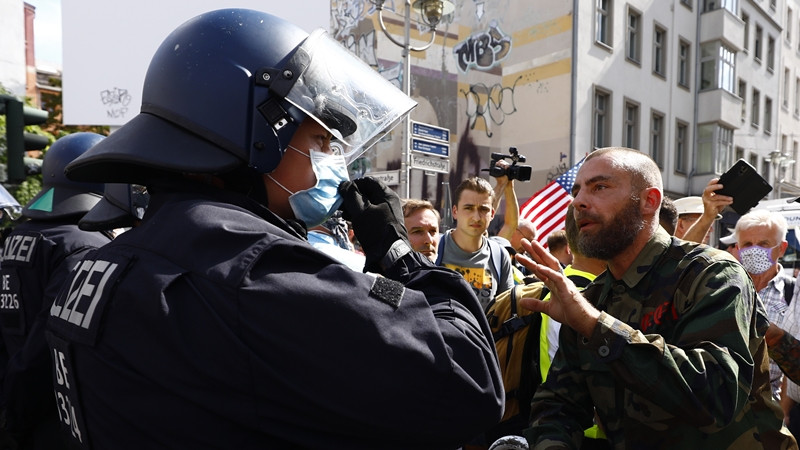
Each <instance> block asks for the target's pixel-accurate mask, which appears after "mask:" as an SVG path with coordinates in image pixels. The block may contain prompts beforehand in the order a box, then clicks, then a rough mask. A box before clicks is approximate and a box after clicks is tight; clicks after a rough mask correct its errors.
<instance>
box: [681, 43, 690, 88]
mask: <svg viewBox="0 0 800 450" xmlns="http://www.w3.org/2000/svg"><path fill="white" fill-rule="evenodd" d="M684 49H685V50H686V51H685V53H684ZM691 76H692V44H691V43H690V42H689V41H687V40H686V39H683V38H680V39H678V86H681V87H684V88H686V89H690V88H691V81H690V80H691V79H692V78H691Z"/></svg>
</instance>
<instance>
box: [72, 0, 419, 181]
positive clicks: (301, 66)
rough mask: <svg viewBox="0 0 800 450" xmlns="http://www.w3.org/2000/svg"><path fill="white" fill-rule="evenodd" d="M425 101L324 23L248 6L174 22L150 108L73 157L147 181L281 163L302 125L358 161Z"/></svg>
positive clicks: (97, 171)
mask: <svg viewBox="0 0 800 450" xmlns="http://www.w3.org/2000/svg"><path fill="white" fill-rule="evenodd" d="M414 106H415V102H414V101H413V100H411V99H410V98H409V97H408V96H406V95H405V94H403V93H402V92H401V91H400V90H398V89H397V88H395V87H394V86H392V85H391V83H389V82H388V81H386V80H385V79H384V78H383V77H381V76H380V75H379V74H378V73H377V72H375V70H373V69H371V68H370V67H369V66H367V65H366V64H365V63H363V62H362V61H361V60H359V59H358V58H356V57H355V56H353V55H352V54H351V53H349V52H348V51H347V50H346V49H345V48H344V47H342V46H341V45H340V44H339V43H338V42H336V41H334V40H333V39H331V38H330V37H328V36H327V34H326V33H325V32H324V31H322V30H317V31H315V32H314V33H312V34H311V35H309V34H308V33H306V32H305V31H303V30H302V29H300V28H298V27H297V26H295V25H293V24H291V23H289V22H286V21H285V20H283V19H280V18H278V17H275V16H273V15H270V14H267V13H263V12H258V11H252V10H247V9H224V10H217V11H211V12H208V13H204V14H201V15H199V16H197V17H195V18H193V19H190V20H189V21H187V22H185V23H184V24H183V25H181V26H179V27H178V28H177V29H176V30H175V31H173V32H172V33H171V34H170V35H169V36H168V37H167V38H166V39H165V40H164V42H163V43H162V44H161V46H160V47H159V48H158V50H157V51H156V53H155V55H154V56H153V59H152V61H151V63H150V66H149V68H148V70H147V75H146V77H145V82H144V89H143V98H142V107H141V112H140V114H139V115H137V116H136V117H134V118H133V119H131V121H130V122H128V123H127V124H125V125H124V126H122V127H121V128H120V129H119V130H117V131H115V132H114V133H112V134H111V136H109V137H108V138H107V139H106V140H105V141H104V142H103V144H102V145H99V146H96V147H95V148H94V149H92V151H91V152H89V153H87V154H86V155H84V156H83V157H81V158H79V159H78V160H76V161H75V162H73V163H72V164H70V165H69V167H68V168H67V174H68V176H69V177H70V178H72V179H75V180H83V181H104V182H112V183H136V184H146V182H147V180H148V179H152V178H154V177H158V176H163V175H165V174H166V175H169V174H170V173H200V174H224V173H226V172H231V171H233V170H236V169H239V168H241V167H243V166H249V167H251V168H253V169H254V170H255V171H256V172H258V173H269V172H271V171H272V170H273V169H274V168H275V167H276V166H277V165H278V163H279V162H280V159H281V157H282V156H283V153H284V151H285V149H286V146H287V144H288V143H289V141H290V139H291V137H292V135H293V134H294V132H295V131H296V129H297V127H298V126H299V124H300V122H302V121H303V120H304V119H306V118H308V117H310V118H312V119H314V120H316V121H317V122H319V123H320V124H321V125H323V126H324V127H326V128H327V129H328V131H330V132H331V134H332V135H333V136H335V137H336V138H337V139H335V141H334V143H333V144H332V145H337V146H339V149H340V150H341V152H342V153H343V154H344V155H345V157H346V159H347V161H348V162H350V161H352V160H353V159H355V158H356V157H357V156H359V155H360V154H361V153H363V152H364V151H366V150H367V149H368V148H369V147H370V146H371V145H372V144H374V143H375V142H377V141H378V140H379V139H380V138H381V137H382V136H383V135H384V134H385V133H387V132H388V131H390V130H391V128H392V127H394V126H395V125H396V124H397V123H399V122H400V121H401V120H402V118H403V117H404V116H405V114H407V113H408V112H409V111H410V110H411V108H413V107H414Z"/></svg>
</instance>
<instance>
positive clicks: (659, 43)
mask: <svg viewBox="0 0 800 450" xmlns="http://www.w3.org/2000/svg"><path fill="white" fill-rule="evenodd" d="M666 41H667V30H665V29H664V28H662V27H660V26H658V25H656V27H655V30H653V72H655V73H656V74H657V75H661V76H662V77H663V76H665V75H666V72H665V70H666V67H667V61H666V58H667V47H666Z"/></svg>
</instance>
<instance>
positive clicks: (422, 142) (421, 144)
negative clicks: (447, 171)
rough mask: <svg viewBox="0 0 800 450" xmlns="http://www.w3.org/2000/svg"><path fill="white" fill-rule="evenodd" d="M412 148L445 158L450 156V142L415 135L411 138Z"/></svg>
mask: <svg viewBox="0 0 800 450" xmlns="http://www.w3.org/2000/svg"><path fill="white" fill-rule="evenodd" d="M411 150H413V151H415V152H420V153H427V154H429V155H436V156H444V157H445V158H448V157H449V156H450V144H445V143H442V142H436V141H430V140H427V139H421V138H415V137H412V138H411Z"/></svg>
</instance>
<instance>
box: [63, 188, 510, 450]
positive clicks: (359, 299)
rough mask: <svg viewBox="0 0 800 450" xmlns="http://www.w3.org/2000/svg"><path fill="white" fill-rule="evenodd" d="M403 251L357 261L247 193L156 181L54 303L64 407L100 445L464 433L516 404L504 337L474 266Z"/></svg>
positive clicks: (355, 440)
mask: <svg viewBox="0 0 800 450" xmlns="http://www.w3.org/2000/svg"><path fill="white" fill-rule="evenodd" d="M193 189H194V188H193ZM407 258H413V261H410V262H409V263H408V264H406V267H408V268H410V269H408V270H407V271H406V272H405V273H404V274H403V275H402V276H399V278H403V279H402V281H403V283H402V284H401V283H399V282H398V281H394V280H391V279H389V278H386V277H380V276H378V277H376V276H373V275H370V274H363V273H357V272H354V271H352V270H350V269H349V268H347V267H346V266H344V265H341V264H339V263H337V262H336V261H335V260H333V259H331V258H330V257H328V256H326V255H325V254H324V253H321V252H319V251H317V250H316V249H314V248H313V247H312V246H311V245H309V244H308V243H307V242H306V241H305V240H304V239H303V238H301V237H300V236H299V235H298V234H297V233H295V232H293V231H292V228H291V227H289V226H288V225H287V224H286V223H285V222H283V221H282V220H280V219H279V218H277V217H276V216H274V215H273V214H272V213H271V212H269V211H268V210H266V209H265V208H262V207H260V206H259V205H257V204H255V203H251V202H249V201H248V200H247V199H244V198H243V197H240V196H238V194H232V193H229V192H223V191H211V190H208V191H207V192H204V193H202V194H198V193H197V192H192V193H190V192H176V191H170V192H158V191H156V190H153V191H151V200H150V206H149V207H148V210H147V213H146V215H145V218H144V221H143V223H142V224H141V225H140V226H139V227H138V228H135V229H133V230H131V231H128V232H127V233H125V234H123V235H122V236H120V237H118V238H117V239H115V240H114V242H112V243H111V244H109V245H107V246H105V247H103V248H101V249H99V250H97V251H96V252H93V253H92V254H91V255H90V256H89V257H88V258H86V259H84V260H83V261H82V262H81V263H80V264H79V266H78V267H77V269H76V270H75V271H74V272H73V274H72V277H71V280H70V281H69V282H68V283H67V284H65V286H64V287H65V289H64V290H62V292H61V293H60V294H59V297H58V298H57V299H56V302H55V303H54V305H53V308H52V310H51V317H50V319H49V321H48V329H49V331H50V335H49V342H50V344H51V349H52V351H51V353H52V356H53V358H54V364H55V375H54V385H55V390H56V397H57V398H58V400H59V402H60V404H61V405H62V408H63V411H64V412H63V414H64V417H63V420H64V425H65V426H67V427H68V428H69V430H70V433H71V436H72V437H73V439H74V441H75V442H78V443H81V444H82V446H83V447H84V448H89V445H91V447H92V448H99V449H109V448H113V449H142V448H180V449H186V448H192V449H205V448H209V449H210V448H215V449H218V448H230V449H234V448H235V449H255V448H326V449H333V448H342V449H344V448H346V449H361V448H363V449H375V448H397V449H401V448H402V449H409V448H415V449H417V448H437V449H443V448H455V447H457V446H458V445H460V444H461V443H464V442H465V441H468V440H469V439H470V438H472V437H473V436H475V435H477V434H479V433H481V431H482V430H484V429H486V428H488V427H489V426H491V425H492V424H493V423H495V422H497V421H498V420H499V418H500V416H501V414H502V407H503V395H504V394H503V387H502V380H501V377H500V371H499V369H498V366H497V361H496V356H495V352H494V345H493V342H492V340H491V334H490V333H489V328H488V325H487V324H486V322H485V318H484V316H483V314H482V312H481V309H480V306H479V304H478V301H477V298H476V297H475V295H474V294H473V293H472V290H471V289H470V287H469V286H468V285H467V284H466V283H465V282H464V280H463V277H461V276H460V275H458V274H457V273H455V272H452V271H450V270H447V269H442V268H437V267H433V266H432V265H430V264H429V263H426V262H424V261H423V260H424V258H423V257H421V256H419V255H416V254H413V255H407Z"/></svg>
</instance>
